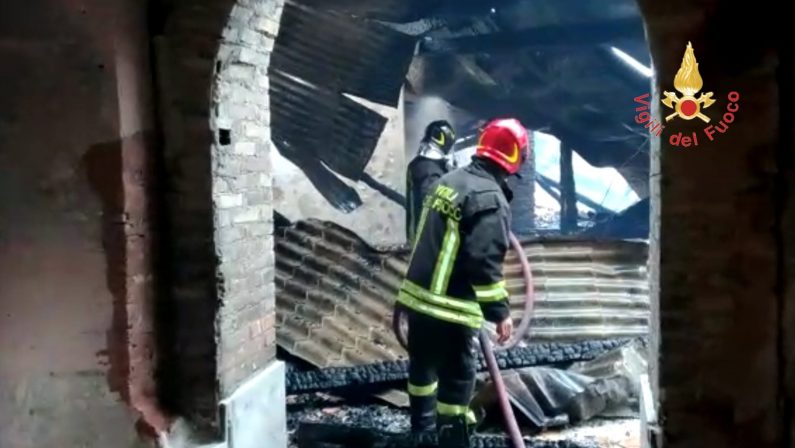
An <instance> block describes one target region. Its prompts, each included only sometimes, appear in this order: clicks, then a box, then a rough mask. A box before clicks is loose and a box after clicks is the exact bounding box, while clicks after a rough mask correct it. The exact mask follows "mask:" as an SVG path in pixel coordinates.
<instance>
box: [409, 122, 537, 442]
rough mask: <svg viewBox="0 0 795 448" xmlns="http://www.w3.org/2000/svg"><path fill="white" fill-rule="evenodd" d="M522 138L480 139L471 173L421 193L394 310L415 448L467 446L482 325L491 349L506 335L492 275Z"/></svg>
mask: <svg viewBox="0 0 795 448" xmlns="http://www.w3.org/2000/svg"><path fill="white" fill-rule="evenodd" d="M529 151H530V149H529V145H528V136H527V130H526V129H525V128H524V126H522V124H521V123H519V121H517V120H514V119H497V120H492V121H491V122H490V123H489V124H487V125H486V126H485V127H484V128H483V130H482V131H481V134H480V138H479V140H478V146H477V149H476V151H475V155H474V156H473V158H472V163H471V164H470V165H468V166H467V167H465V168H461V169H457V170H454V171H452V172H450V173H447V174H445V175H444V176H442V177H441V178H440V179H439V180H438V181H436V182H434V183H433V184H432V185H431V186H430V190H429V192H428V194H427V195H426V196H425V200H424V202H423V207H422V213H421V216H420V219H419V223H418V224H417V233H416V240H415V241H414V247H413V251H412V254H411V261H410V263H409V268H408V271H407V274H406V278H405V279H404V281H403V283H402V284H401V287H400V292H399V295H398V299H397V300H398V306H400V307H403V308H407V309H408V314H409V316H408V321H409V327H408V352H409V384H408V392H409V396H410V403H411V428H412V433H413V436H414V440H415V443H416V444H417V445H419V446H422V445H424V444H425V443H426V441H429V440H432V439H433V436H432V434H433V432H434V431H436V432H437V434H438V441H439V447H441V448H459V447H461V448H464V447H469V446H470V432H471V425H472V424H473V423H475V421H474V419H475V417H474V414H473V413H472V412H471V411H470V409H469V401H470V399H471V397H472V394H473V392H474V386H475V374H476V360H477V357H476V354H475V348H476V347H475V344H476V336H477V332H478V331H479V329H480V328H481V324H482V323H483V320H488V321H490V322H494V323H496V324H497V335H498V341H499V342H500V343H505V342H506V341H508V340H509V339H510V337H511V334H512V333H513V323H512V320H511V318H510V314H509V307H508V292H507V290H506V288H505V280H504V278H503V274H502V267H503V261H504V259H505V254H506V252H507V250H508V244H509V240H508V234H509V232H510V229H509V223H510V209H509V207H508V201H509V200H510V196H511V194H510V191H509V190H508V189H507V184H506V182H505V181H506V179H507V178H508V177H509V176H511V175H513V174H516V173H517V172H518V171H519V168H520V166H521V165H522V163H523V162H524V161H525V159H526V158H527V157H528V156H529Z"/></svg>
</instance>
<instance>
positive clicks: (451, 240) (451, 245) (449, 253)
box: [431, 218, 461, 294]
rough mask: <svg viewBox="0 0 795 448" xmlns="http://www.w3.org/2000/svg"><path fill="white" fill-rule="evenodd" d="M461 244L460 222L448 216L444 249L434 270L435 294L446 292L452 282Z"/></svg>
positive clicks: (433, 288) (432, 284)
mask: <svg viewBox="0 0 795 448" xmlns="http://www.w3.org/2000/svg"><path fill="white" fill-rule="evenodd" d="M460 244H461V235H459V233H458V222H457V221H456V220H454V219H452V218H447V230H446V231H445V233H444V241H443V242H442V250H441V251H440V252H439V258H437V259H436V267H435V268H434V270H433V277H432V279H431V292H433V293H434V294H444V293H445V292H447V286H448V284H449V283H450V275H451V274H452V273H453V265H454V264H455V258H456V255H457V254H458V246H459V245H460Z"/></svg>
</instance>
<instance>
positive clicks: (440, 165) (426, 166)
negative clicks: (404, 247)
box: [406, 156, 447, 244]
mask: <svg viewBox="0 0 795 448" xmlns="http://www.w3.org/2000/svg"><path fill="white" fill-rule="evenodd" d="M446 173H447V163H446V161H445V160H444V159H431V158H428V157H423V156H417V157H415V158H414V160H412V161H411V162H410V163H409V166H408V172H407V173H406V239H407V241H408V242H409V244H411V243H413V242H414V236H415V234H416V229H417V224H418V222H419V220H420V214H421V213H422V200H423V198H424V197H425V195H426V194H427V193H428V190H429V189H430V187H431V185H432V184H433V183H434V182H436V181H437V180H439V178H440V177H442V176H443V175H445V174H446Z"/></svg>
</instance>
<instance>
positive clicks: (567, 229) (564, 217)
mask: <svg viewBox="0 0 795 448" xmlns="http://www.w3.org/2000/svg"><path fill="white" fill-rule="evenodd" d="M573 162H574V151H572V148H571V146H570V145H568V144H566V142H565V141H562V142H561V143H560V230H561V231H562V232H563V233H564V234H570V233H574V232H575V231H576V230H577V191H576V186H575V185H574V163H573Z"/></svg>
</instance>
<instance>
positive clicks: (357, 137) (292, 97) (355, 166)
mask: <svg viewBox="0 0 795 448" xmlns="http://www.w3.org/2000/svg"><path fill="white" fill-rule="evenodd" d="M270 79H271V84H270V89H271V93H270V99H271V129H272V130H271V132H272V139H273V142H274V143H275V144H276V145H277V147H278V148H279V151H280V152H281V153H282V155H284V156H285V157H287V158H289V159H291V160H293V161H295V159H298V160H299V161H300V160H301V159H302V158H306V157H314V158H316V159H319V160H322V161H323V162H324V163H325V164H326V165H328V167H329V168H331V169H333V170H334V171H336V172H337V173H339V174H341V175H343V176H345V177H348V178H349V179H352V180H358V179H359V177H360V176H361V173H362V172H364V167H365V166H367V163H368V162H369V161H370V157H372V154H373V151H375V146H376V144H377V143H378V139H379V138H380V136H381V132H382V131H383V129H384V126H385V125H386V121H387V120H386V118H384V117H383V116H381V115H380V114H378V113H376V112H374V111H371V110H370V109H367V108H365V107H363V106H361V105H360V104H358V103H356V102H355V101H353V100H350V99H348V98H346V97H345V96H342V95H339V94H337V93H335V92H332V91H329V90H327V89H324V88H321V87H319V86H311V85H306V84H303V83H301V82H299V81H297V80H295V79H292V78H290V77H289V76H288V75H286V74H284V73H281V72H271V74H270ZM299 165H300V163H299Z"/></svg>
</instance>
